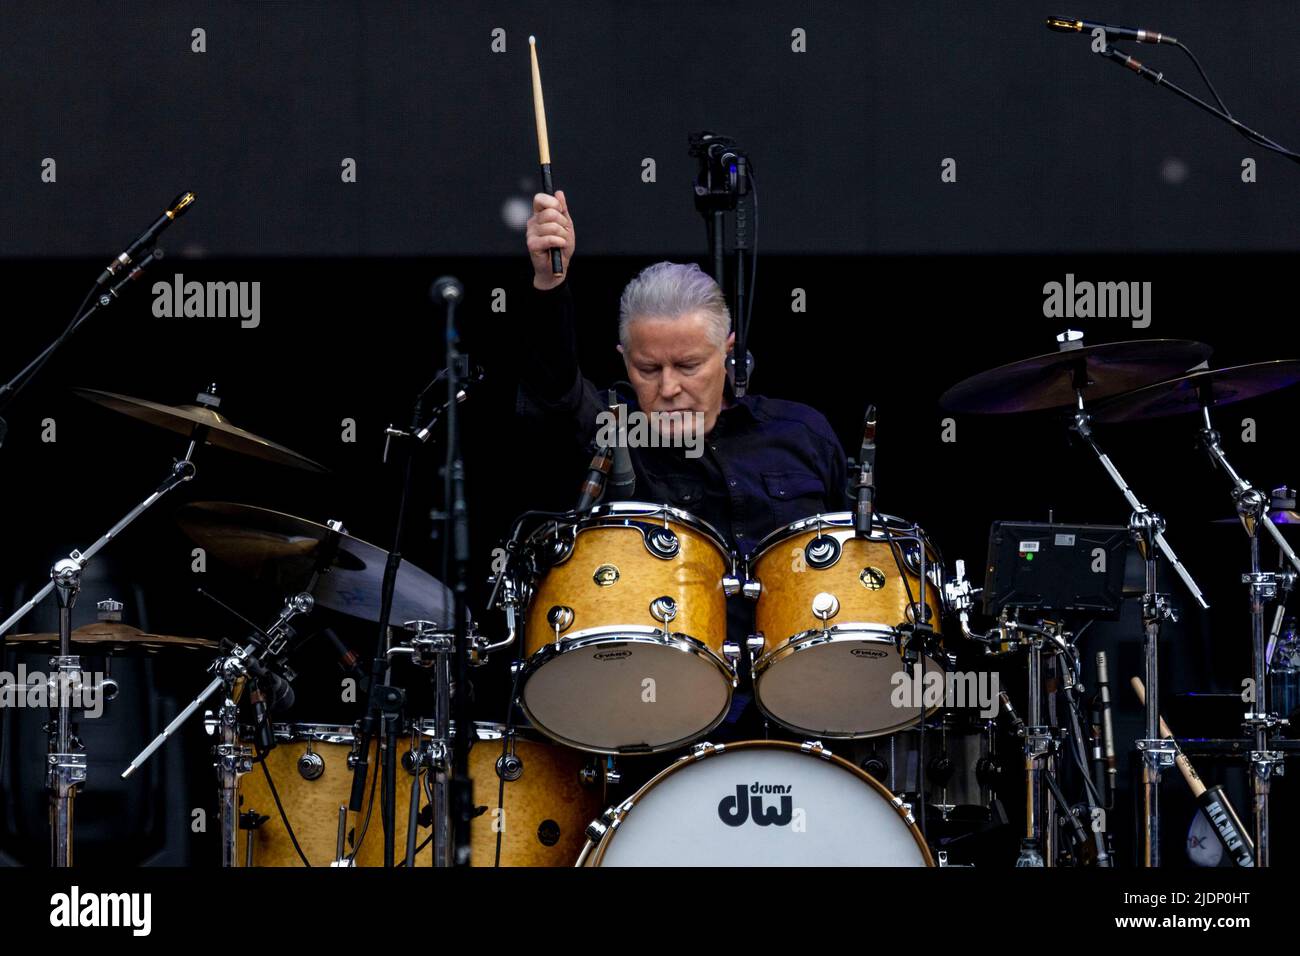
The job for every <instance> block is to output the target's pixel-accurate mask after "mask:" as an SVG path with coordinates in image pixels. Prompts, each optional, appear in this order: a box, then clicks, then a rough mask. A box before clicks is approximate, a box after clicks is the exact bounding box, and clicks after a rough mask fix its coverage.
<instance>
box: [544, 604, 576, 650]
mask: <svg viewBox="0 0 1300 956" xmlns="http://www.w3.org/2000/svg"><path fill="white" fill-rule="evenodd" d="M546 623H547V624H549V625H551V629H552V630H553V631H555V639H556V640H557V641H558V640H559V639H560V634H561V633H562V632H564V631H567V630H568V629H569V628H570V627H572V626H573V608H571V607H566V606H565V605H563V604H556V605H554V606H553V607H552V608H551V609H550V610H549V611H547V612H546Z"/></svg>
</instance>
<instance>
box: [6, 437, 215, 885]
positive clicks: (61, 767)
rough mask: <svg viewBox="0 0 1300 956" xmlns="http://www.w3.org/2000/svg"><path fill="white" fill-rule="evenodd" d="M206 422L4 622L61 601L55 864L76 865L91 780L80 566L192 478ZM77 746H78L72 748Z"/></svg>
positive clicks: (51, 772)
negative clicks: (85, 735) (79, 804)
mask: <svg viewBox="0 0 1300 956" xmlns="http://www.w3.org/2000/svg"><path fill="white" fill-rule="evenodd" d="M206 432H207V429H206V428H202V427H200V428H197V429H195V431H194V434H193V436H192V437H191V441H190V445H189V448H188V449H187V450H186V452H185V457H184V458H182V459H181V460H180V461H177V462H173V463H172V468H171V472H170V474H168V475H167V477H166V478H165V479H164V480H163V482H162V484H160V485H159V486H158V487H157V488H155V489H154V491H153V492H152V493H151V494H150V495H149V496H148V497H147V498H145V499H144V500H143V501H141V502H140V503H139V504H138V505H136V506H135V507H134V508H132V509H131V510H130V511H128V512H127V513H126V514H125V515H124V516H123V517H122V519H121V520H120V521H118V522H117V524H115V525H113V527H111V528H109V529H108V531H106V532H104V534H103V535H102V536H101V537H100V538H99V540H97V541H96V542H95V543H94V544H92V545H91V546H90V547H89V548H87V549H86V550H85V551H77V550H74V551H72V553H71V554H69V555H68V557H66V558H63V559H62V560H60V561H58V562H57V563H56V564H55V565H54V567H53V569H52V570H51V571H50V580H49V581H48V582H47V583H46V584H45V586H44V587H42V588H41V589H40V590H39V591H37V592H36V593H35V594H33V595H32V596H31V597H30V598H28V600H27V602H26V603H24V604H23V606H22V607H20V608H18V610H16V611H14V612H13V614H11V615H9V617H8V618H7V619H6V620H5V621H4V623H3V624H0V634H3V633H5V632H6V631H8V630H9V628H11V627H13V626H14V624H16V623H17V622H18V621H19V620H21V619H22V618H23V617H24V616H26V615H27V614H28V613H29V612H30V611H31V610H32V608H34V607H36V605H38V604H40V603H41V602H42V601H44V600H45V599H46V598H47V597H48V596H49V595H50V593H51V592H57V594H56V597H57V599H58V602H59V653H58V655H57V656H55V657H51V658H50V672H51V674H57V675H58V678H57V682H58V685H59V686H58V690H59V693H58V708H57V713H56V714H52V715H51V720H50V722H49V724H48V734H49V747H48V751H49V752H48V755H47V758H46V759H47V785H48V787H49V790H50V864H51V866H56V867H63V866H71V865H72V827H73V823H72V802H73V799H74V798H75V796H76V794H77V791H78V790H79V789H80V787H81V785H82V784H84V783H85V782H86V754H85V751H84V748H83V747H82V745H81V743H80V741H78V740H77V739H76V734H75V733H74V730H73V724H72V714H71V707H70V703H71V702H70V700H69V697H70V696H71V691H72V690H73V689H74V688H75V687H79V686H80V685H81V681H82V674H81V658H80V657H79V656H78V655H75V654H73V653H72V646H71V633H72V607H73V605H74V604H75V603H76V600H77V593H78V591H79V590H80V587H81V571H82V569H83V568H85V566H86V565H87V564H89V563H90V559H91V558H93V557H94V556H95V555H96V554H98V553H99V552H100V551H101V550H102V549H103V548H104V547H105V546H107V545H108V543H109V542H110V541H112V540H113V539H114V538H116V537H117V536H118V535H120V534H121V533H122V532H123V531H124V530H126V527H127V525H129V524H131V522H133V521H134V520H135V519H136V518H138V517H140V515H142V514H144V513H145V512H146V511H148V510H149V508H150V507H152V506H153V505H154V504H155V503H156V502H157V501H158V500H159V499H160V498H162V497H163V496H164V495H165V494H167V493H168V492H169V491H171V490H172V489H174V488H176V487H178V486H179V485H181V484H184V483H185V482H187V481H189V480H190V479H192V478H193V477H194V475H195V467H194V462H193V461H191V458H192V457H193V455H194V451H195V449H196V448H197V447H198V444H199V443H200V442H201V441H202V440H203V436H204V434H205V433H206ZM74 750H75V751H77V752H75V753H74V752H73V751H74Z"/></svg>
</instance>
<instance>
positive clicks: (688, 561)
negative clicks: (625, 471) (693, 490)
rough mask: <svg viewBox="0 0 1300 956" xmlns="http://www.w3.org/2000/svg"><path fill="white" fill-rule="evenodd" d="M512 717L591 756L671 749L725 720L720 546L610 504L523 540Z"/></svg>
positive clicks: (684, 522) (707, 530)
mask: <svg viewBox="0 0 1300 956" xmlns="http://www.w3.org/2000/svg"><path fill="white" fill-rule="evenodd" d="M526 548H527V550H528V552H529V553H530V554H531V555H532V561H533V565H534V573H533V581H532V582H531V583H530V584H529V586H528V590H529V603H528V611H527V616H526V618H525V621H526V626H525V632H524V651H525V655H526V660H525V661H524V663H523V665H522V668H523V669H522V673H521V674H520V685H521V690H520V705H521V707H522V709H523V711H524V713H525V714H526V715H527V716H528V720H529V722H530V723H531V724H532V725H533V726H534V727H536V728H537V729H539V730H541V731H542V732H544V733H546V734H547V735H549V736H550V737H552V738H554V739H555V740H557V741H560V742H561V743H564V744H567V745H569V746H573V747H577V748H580V749H583V750H588V751H593V752H596V753H608V754H616V753H651V752H655V751H660V750H668V749H672V748H675V747H680V746H683V745H685V744H687V743H690V742H691V741H693V740H696V739H698V738H699V737H700V736H702V735H703V734H706V733H708V732H709V731H710V730H712V729H713V728H714V727H716V726H717V725H718V724H719V723H721V722H722V719H723V718H724V717H725V716H726V714H727V710H728V708H729V707H730V704H731V694H732V691H733V689H734V688H735V683H736V680H735V671H734V667H733V665H732V664H731V663H730V662H729V661H728V659H727V658H726V655H725V653H724V648H723V645H724V643H725V641H726V634H727V603H726V595H725V594H724V592H723V579H724V577H726V576H728V575H730V574H732V573H733V571H734V559H733V557H732V555H731V552H730V551H729V549H728V547H727V544H726V542H725V540H724V539H723V537H722V536H721V535H720V534H719V533H718V532H717V531H716V530H715V529H713V528H712V527H710V526H709V525H708V524H707V523H705V522H703V521H701V520H699V519H698V518H696V517H694V516H692V515H691V514H689V513H687V512H685V511H681V510H680V509H677V508H671V507H668V506H666V505H655V504H646V503H642V502H616V503H613V504H607V505H600V506H598V507H596V508H594V509H592V511H591V512H590V513H589V514H588V515H586V516H584V517H583V518H582V519H580V520H577V521H570V522H567V523H564V522H560V523H556V522H552V523H550V524H548V525H544V526H542V527H541V528H539V529H538V530H537V531H535V532H534V533H533V534H532V535H531V536H530V537H529V539H528V542H527V545H526Z"/></svg>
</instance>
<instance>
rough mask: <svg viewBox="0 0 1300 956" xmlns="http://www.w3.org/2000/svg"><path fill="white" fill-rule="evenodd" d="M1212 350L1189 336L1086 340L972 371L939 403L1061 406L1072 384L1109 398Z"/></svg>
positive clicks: (991, 407)
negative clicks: (1095, 342) (1088, 342)
mask: <svg viewBox="0 0 1300 956" xmlns="http://www.w3.org/2000/svg"><path fill="white" fill-rule="evenodd" d="M1212 351H1213V350H1212V349H1211V348H1210V347H1209V346H1208V345H1206V344H1205V343H1203V342H1193V341H1190V340H1187V339H1142V340H1139V341H1136V342H1108V343H1104V344H1102V345H1085V346H1081V347H1079V348H1074V349H1066V350H1064V351H1060V352H1052V353H1050V354H1048V355H1036V356H1034V357H1033V358H1027V359H1021V360H1020V361H1019V362H1012V363H1011V364H1009V365H1003V366H1001V367H1000V368H995V369H990V370H989V371H987V372H980V373H979V374H978V375H972V376H971V377H970V378H968V379H965V380H964V381H961V382H958V383H957V384H956V385H954V386H953V387H952V388H950V389H948V391H946V392H944V393H943V396H942V397H941V398H940V399H939V403H940V404H941V405H942V406H943V407H944V408H946V409H948V410H949V411H954V412H966V413H969V414H976V415H1001V414H1008V413H1011V412H1036V411H1043V410H1045V409H1049V408H1063V407H1065V406H1068V405H1073V404H1074V403H1075V394H1074V390H1075V388H1076V386H1079V387H1081V388H1082V390H1083V394H1084V398H1085V399H1087V400H1089V401H1096V400H1098V399H1102V398H1109V397H1110V396H1112V395H1118V394H1120V393H1122V392H1129V391H1132V390H1133V389H1136V388H1141V387H1142V386H1144V385H1150V384H1152V383H1153V382H1159V381H1161V380H1162V379H1167V378H1170V377H1172V376H1174V375H1179V374H1181V373H1182V372H1185V371H1187V370H1188V369H1189V368H1192V367H1193V366H1194V365H1198V364H1200V363H1201V362H1204V361H1205V360H1206V359H1208V358H1209V357H1210V354H1211V352H1212Z"/></svg>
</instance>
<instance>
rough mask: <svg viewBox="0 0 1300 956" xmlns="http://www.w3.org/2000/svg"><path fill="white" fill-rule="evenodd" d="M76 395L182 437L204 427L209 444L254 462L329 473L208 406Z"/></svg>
mask: <svg viewBox="0 0 1300 956" xmlns="http://www.w3.org/2000/svg"><path fill="white" fill-rule="evenodd" d="M72 391H73V393H74V394H76V395H79V396H81V397H82V398H85V399H88V400H90V401H92V402H94V403H95V404H96V405H102V406H104V407H105V408H109V409H112V410H113V411H115V412H121V413H122V414H123V415H127V416H129V417H131V418H134V419H136V420H138V421H142V422H145V423H147V424H149V425H155V426H157V427H159V428H165V429H167V430H168V431H172V432H177V433H178V434H181V435H186V436H189V435H191V434H193V432H194V429H195V427H196V426H199V425H202V426H204V427H206V428H207V430H208V431H207V436H206V438H205V441H206V442H207V443H208V444H209V445H214V446H216V447H217V448H225V449H226V450H228V451H233V452H236V453H238V454H241V455H248V456H249V457H251V458H260V459H262V460H263V461H272V462H275V463H276V464H280V465H289V466H290V467H293V468H302V469H305V470H307V471H328V469H327V468H326V467H325V466H324V465H321V464H319V463H317V462H314V461H312V460H311V459H310V458H307V457H305V456H303V455H300V454H298V453H297V452H296V451H294V450H293V449H291V448H285V447H284V446H283V445H277V444H276V443H275V442H272V441H267V440H266V439H265V438H262V437H260V436H258V435H254V434H253V433H252V432H249V431H245V430H244V429H242V428H237V427H236V426H234V425H232V424H231V423H230V421H229V420H228V419H227V418H226V417H225V416H224V415H222V414H221V413H220V412H219V411H217V410H216V409H215V408H211V407H208V406H206V405H161V404H159V403H158V402H150V401H147V400H145V399H143V398H133V397H132V396H130V395H117V394H114V393H113V392H101V391H99V390H98V389H93V388H74V389H73V390H72Z"/></svg>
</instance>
